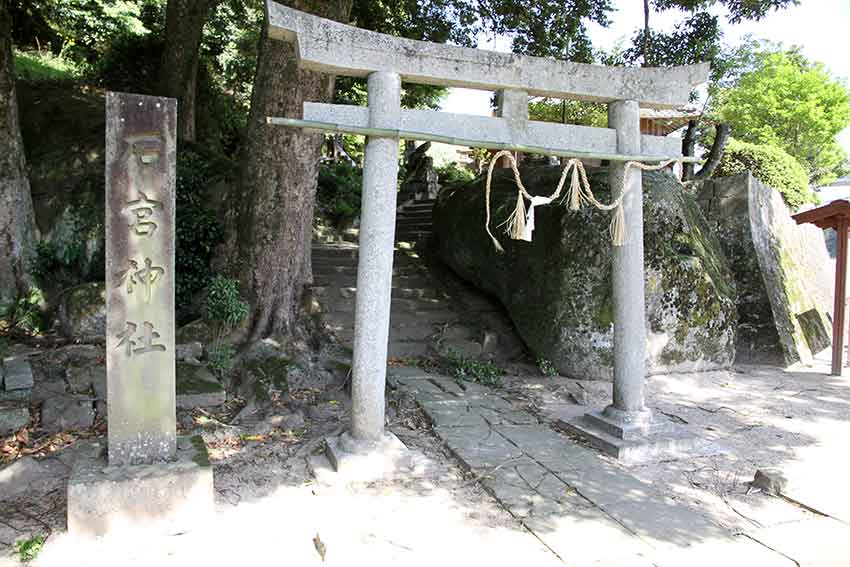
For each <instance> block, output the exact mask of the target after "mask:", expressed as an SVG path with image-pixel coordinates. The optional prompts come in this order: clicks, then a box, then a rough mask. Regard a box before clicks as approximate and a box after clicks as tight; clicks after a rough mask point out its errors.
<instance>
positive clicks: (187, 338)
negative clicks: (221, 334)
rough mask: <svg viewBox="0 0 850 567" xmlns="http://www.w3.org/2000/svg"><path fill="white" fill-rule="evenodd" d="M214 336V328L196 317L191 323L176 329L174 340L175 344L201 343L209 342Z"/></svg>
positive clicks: (206, 343)
mask: <svg viewBox="0 0 850 567" xmlns="http://www.w3.org/2000/svg"><path fill="white" fill-rule="evenodd" d="M214 338H215V329H213V326H212V325H211V324H209V323H208V322H207V321H205V320H204V319H196V320H195V321H192V322H191V323H187V324H185V325H183V326H182V327H180V328H179V329H177V333H176V335H175V340H176V341H177V344H179V345H184V344H188V343H195V342H198V343H201V344H202V345H205V346H206V345H208V344H210V343H211V342H212V341H213V339H214Z"/></svg>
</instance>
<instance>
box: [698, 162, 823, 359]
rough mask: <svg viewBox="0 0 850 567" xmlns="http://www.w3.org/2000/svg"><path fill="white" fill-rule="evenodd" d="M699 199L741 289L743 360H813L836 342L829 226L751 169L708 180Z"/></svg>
mask: <svg viewBox="0 0 850 567" xmlns="http://www.w3.org/2000/svg"><path fill="white" fill-rule="evenodd" d="M697 199H698V203H699V204H700V206H701V207H702V209H703V212H704V214H705V216H706V218H707V219H708V222H709V225H710V226H711V227H712V230H713V231H714V232H715V234H717V235H718V237H719V239H720V242H721V245H722V247H723V251H724V253H725V255H726V258H727V259H728V260H729V265H730V267H731V271H732V274H733V276H734V278H735V281H736V286H737V289H738V304H737V307H738V316H739V320H738V339H737V349H736V351H737V360H736V362H738V363H758V364H778V365H782V366H785V365H790V364H793V363H795V362H798V361H803V362H810V361H811V359H812V357H813V355H814V354H816V353H818V352H820V351H821V350H823V349H825V348H827V347H829V346H830V342H831V334H832V333H831V326H832V323H831V317H830V314H831V311H832V288H833V277H834V273H835V272H834V267H833V266H832V264H831V262H830V260H829V255H828V252H827V249H826V244H825V242H824V235H823V231H822V230H821V229H819V228H817V227H815V226H814V225H797V223H796V222H795V221H794V220H793V219H792V218H791V212H790V211H789V208H788V205H786V203H785V202H784V201H783V198H782V196H781V195H780V193H779V192H778V191H776V190H774V189H772V188H771V187H769V186H767V185H765V184H764V183H762V182H761V181H760V180H758V179H756V178H755V177H754V176H753V175H752V174H750V173H748V172H745V173H741V174H738V175H733V176H729V177H719V178H713V179H710V180H708V181H705V182H703V183H702V184H701V187H700V190H699V194H698V197H697Z"/></svg>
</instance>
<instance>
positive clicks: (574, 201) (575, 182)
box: [570, 164, 584, 211]
mask: <svg viewBox="0 0 850 567" xmlns="http://www.w3.org/2000/svg"><path fill="white" fill-rule="evenodd" d="M582 201H584V196H583V195H582V192H581V182H580V181H579V176H578V165H575V164H574V165H573V175H572V177H571V178H570V210H571V211H577V210H579V209H580V208H581V204H582Z"/></svg>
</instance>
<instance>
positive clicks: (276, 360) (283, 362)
mask: <svg viewBox="0 0 850 567" xmlns="http://www.w3.org/2000/svg"><path fill="white" fill-rule="evenodd" d="M292 365H293V362H292V359H291V358H286V357H283V356H276V357H269V358H263V359H253V360H250V361H248V362H247V363H246V364H245V368H246V369H247V370H248V371H249V372H251V373H252V374H254V375H255V376H256V378H257V379H258V380H257V382H256V385H255V394H256V395H257V399H258V400H260V401H264V400H266V399H268V396H269V394H268V391H267V390H266V389H265V387H264V386H262V383H263V382H267V383H269V384H272V385H274V387H275V389H277V390H278V391H279V392H281V393H284V394H286V393H288V392H289V381H288V378H289V370H290V369H291V368H292ZM258 388H262V389H263V393H262V396H263V397H262V398H261V394H260V392H259V389H258Z"/></svg>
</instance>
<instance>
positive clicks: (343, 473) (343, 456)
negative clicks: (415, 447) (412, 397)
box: [325, 432, 421, 482]
mask: <svg viewBox="0 0 850 567" xmlns="http://www.w3.org/2000/svg"><path fill="white" fill-rule="evenodd" d="M325 442H326V443H327V451H326V455H327V458H328V461H330V465H331V467H333V469H334V470H335V471H336V478H335V480H341V481H344V482H372V481H375V480H385V479H389V478H393V477H396V476H398V475H412V474H417V472H418V468H419V467H420V466H421V463H420V462H419V459H417V458H416V454H414V453H413V452H411V451H410V450H408V448H407V447H405V446H404V443H402V442H401V441H400V440H399V438H398V437H396V436H395V435H393V434H392V433H390V432H385V433H384V436H383V438H382V439H381V440H379V441H372V442H370V441H360V440H357V439H354V438H353V437H351V435H350V434H349V433H348V432H346V433H343V434H342V435H340V436H339V437H328V438H327V439H326V440H325Z"/></svg>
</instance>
